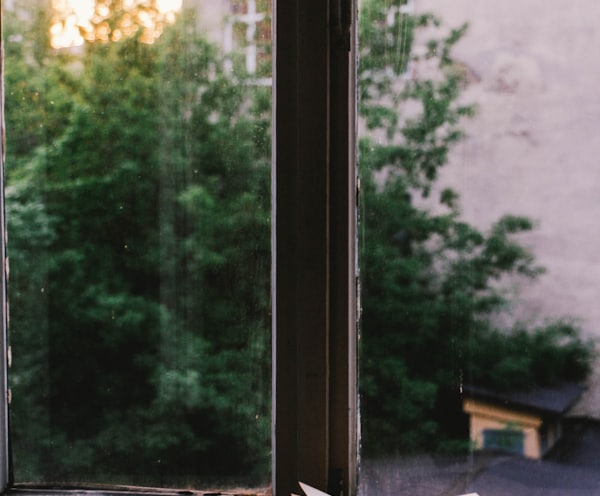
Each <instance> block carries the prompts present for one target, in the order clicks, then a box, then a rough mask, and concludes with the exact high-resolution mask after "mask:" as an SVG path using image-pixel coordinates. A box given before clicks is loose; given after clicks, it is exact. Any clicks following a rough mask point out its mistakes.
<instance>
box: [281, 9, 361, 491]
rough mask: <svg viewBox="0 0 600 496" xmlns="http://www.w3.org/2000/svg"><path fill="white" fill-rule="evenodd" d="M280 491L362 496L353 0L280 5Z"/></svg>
mask: <svg viewBox="0 0 600 496" xmlns="http://www.w3.org/2000/svg"><path fill="white" fill-rule="evenodd" d="M274 14H275V15H274V19H275V22H274V25H275V31H274V37H275V40H274V46H275V50H276V51H275V57H274V60H275V69H274V87H273V91H274V123H275V130H274V141H273V144H274V146H273V150H274V159H273V164H274V167H273V191H274V194H273V205H274V217H273V219H274V221H273V226H274V235H273V285H274V287H273V298H274V302H273V309H274V310H273V311H274V318H273V328H274V332H273V338H274V339H273V364H274V368H273V370H274V372H273V391H274V394H273V398H274V401H273V460H274V461H273V490H274V494H275V495H276V496H286V495H289V494H290V493H293V492H298V481H303V482H306V483H308V484H310V485H313V486H315V487H317V488H319V489H322V490H327V491H328V492H329V493H330V494H334V495H336V496H337V495H339V494H344V495H353V494H355V493H356V460H357V432H358V428H357V406H356V403H357V400H356V398H357V392H356V370H357V363H356V335H357V332H356V320H357V319H356V316H357V313H356V308H357V305H356V281H357V277H356V276H357V274H356V273H357V269H356V184H357V180H356V160H355V136H356V125H355V121H356V119H355V115H356V90H355V86H356V85H355V70H356V68H355V59H356V41H355V38H356V34H355V33H356V30H355V22H353V20H354V19H356V15H355V14H356V3H355V2H354V0H328V1H323V0H288V1H281V2H279V3H278V4H277V5H276V6H275V9H274Z"/></svg>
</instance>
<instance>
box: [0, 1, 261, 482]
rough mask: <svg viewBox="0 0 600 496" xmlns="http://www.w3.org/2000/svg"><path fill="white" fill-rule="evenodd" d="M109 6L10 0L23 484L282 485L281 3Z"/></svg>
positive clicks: (12, 212) (16, 404)
mask: <svg viewBox="0 0 600 496" xmlns="http://www.w3.org/2000/svg"><path fill="white" fill-rule="evenodd" d="M250 4H251V5H250ZM165 5H166V4H165ZM91 6H92V8H91V10H90V9H87V10H86V9H83V11H85V12H87V16H88V17H87V18H78V17H77V14H78V13H79V12H81V11H82V9H77V10H76V9H74V7H73V6H72V5H71V4H69V3H63V4H60V6H58V4H57V6H56V8H55V9H50V8H49V7H48V6H47V5H46V3H45V2H26V1H25V0H23V2H19V1H15V2H12V3H10V4H9V5H8V6H6V7H5V9H4V12H3V14H4V19H3V21H4V36H5V43H6V45H5V46H6V62H5V66H6V95H7V97H6V120H7V123H6V127H7V141H8V144H7V205H6V209H7V217H8V231H9V237H10V248H9V252H10V260H11V276H10V290H9V300H10V306H11V313H12V315H11V322H10V341H11V343H12V352H13V357H14V359H13V366H12V369H11V371H10V385H11V389H12V398H13V401H12V404H11V432H12V449H13V453H14V469H15V480H16V481H17V482H58V483H61V482H63V483H67V482H70V483H81V482H97V483H127V484H141V485H177V486H192V487H207V486H209V485H215V484H219V485H220V486H221V487H222V486H224V485H231V484H244V485H254V486H256V485H258V484H266V483H267V482H268V480H269V470H270V469H269V467H270V389H271V387H270V295H269V287H270V281H269V278H270V227H269V225H270V200H269V199H270V184H269V182H270V172H269V168H270V165H269V163H270V150H269V148H270V120H269V119H270V87H269V86H268V82H269V80H268V78H269V77H270V61H269V49H268V44H269V43H270V34H269V33H270V27H269V23H270V7H269V5H268V3H267V2H251V1H249V2H244V1H239V2H238V1H236V2H232V4H231V5H229V4H227V5H225V3H223V2H213V4H211V3H209V2H184V5H183V10H177V8H176V7H177V6H176V7H175V8H174V7H173V5H171V4H169V5H166V6H163V5H162V3H160V2H157V3H154V2H114V1H113V2H103V1H98V2H96V3H95V4H93V3H92V5H91ZM250 7H251V9H252V10H253V11H254V12H255V15H254V17H253V18H252V19H250V18H249V16H248V15H247V14H248V9H250ZM61 9H62V10H61ZM69 9H70V10H69ZM90 12H93V14H92V15H91V16H90ZM258 13H260V16H259V15H258ZM80 15H81V14H80ZM73 16H75V17H73ZM209 21H210V22H209ZM232 25H233V26H238V25H244V26H248V25H252V26H253V33H252V34H253V36H252V37H244V38H243V39H242V38H239V37H236V36H234V37H233V40H229V42H228V44H227V46H226V47H224V46H223V45H224V44H223V41H222V40H223V32H224V30H225V31H226V29H225V28H226V27H227V26H232ZM73 26H75V28H77V29H76V30H75V32H74V33H68V32H67V31H68V30H69V29H72V28H73ZM59 28H60V29H59ZM59 38H60V39H59ZM65 39H67V40H69V39H70V40H73V42H72V43H67V45H69V46H68V47H66V48H65V43H64V40H65ZM249 46H250V47H252V48H248V47H249ZM59 47H60V48H59ZM225 52H227V53H225ZM247 52H250V53H251V55H252V56H253V57H254V58H255V59H254V62H255V63H254V65H252V67H251V68H252V71H251V73H250V72H249V71H248V70H247V66H246V64H245V61H246V59H247V56H246V54H247ZM226 62H227V63H226ZM259 79H260V81H259V82H260V84H258V83H257V81H258V80H259Z"/></svg>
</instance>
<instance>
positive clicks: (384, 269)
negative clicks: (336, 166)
mask: <svg viewBox="0 0 600 496" xmlns="http://www.w3.org/2000/svg"><path fill="white" fill-rule="evenodd" d="M597 11H598V6H597V5H596V4H594V3H592V2H581V3H577V4H576V5H565V4H564V3H559V2H550V4H549V3H548V2H543V3H542V2H517V1H510V2H502V3H501V4H499V3H498V2H495V3H494V2H492V3H490V2H479V1H477V0H472V1H471V0H460V1H453V2H447V3H444V2H435V1H428V0H415V1H412V0H408V1H405V0H397V1H383V0H361V8H360V14H361V18H360V34H359V46H360V54H361V55H360V57H361V58H360V63H359V75H358V79H359V94H360V101H359V109H360V122H359V129H360V141H359V146H360V158H359V161H360V171H361V185H362V187H361V208H360V212H361V219H360V236H361V239H360V248H361V255H360V260H361V293H362V308H363V314H362V323H361V365H360V368H361V370H360V382H361V384H360V389H361V408H362V410H361V418H362V445H363V462H362V477H361V480H360V482H361V488H360V491H361V493H362V494H364V495H374V494H377V495H378V496H381V495H382V494H383V495H388V494H389V495H392V494H404V493H406V494H454V495H458V494H461V493H469V492H474V491H476V492H478V493H480V494H482V495H487V494H507V493H510V494H513V495H514V494H532V491H535V490H536V488H537V489H539V488H541V487H545V488H547V489H551V488H553V487H554V485H555V484H558V483H559V482H558V481H563V482H560V484H566V486H564V485H563V486H561V487H567V488H569V489H572V490H582V491H584V492H582V493H581V494H585V490H587V491H590V490H592V489H591V488H593V484H594V483H593V481H594V480H596V479H597V470H598V469H599V468H600V466H599V465H598V463H597V462H596V459H597V456H596V455H595V454H597V452H598V450H599V449H600V443H597V442H596V441H594V440H595V439H600V436H598V434H599V433H598V432H597V428H596V427H595V424H594V423H593V422H592V421H591V419H595V418H598V415H599V414H598V408H597V400H596V398H597V396H598V394H599V393H600V388H599V387H598V386H597V384H598V381H597V380H596V379H595V376H596V374H595V372H594V370H595V368H594V361H593V355H594V344H593V341H592V339H593V338H594V332H597V327H598V324H599V323H600V319H599V317H598V313H597V310H596V307H597V305H596V304H595V300H596V299H597V291H595V286H596V284H597V283H596V281H597V280H598V277H597V272H598V268H599V267H600V262H599V261H598V257H597V250H595V249H590V240H592V239H593V238H590V235H591V231H592V229H590V228H591V226H592V224H591V223H592V222H593V221H592V220H591V219H595V218H597V215H593V213H594V212H595V210H596V209H597V208H598V206H597V186H598V181H597V180H596V177H595V170H596V163H595V162H596V160H597V157H598V152H597V146H598V145H597V140H596V139H595V134H596V133H597V128H598V125H599V124H600V106H599V104H600V101H599V100H598V97H597V95H596V94H597V91H596V90H595V89H593V86H594V85H593V84H591V81H595V80H596V79H597V74H596V73H597V71H598V68H600V60H597V58H598V57H597V56H596V54H590V53H589V47H591V46H594V44H595V43H596V42H597V41H598V40H597V39H596V38H597V34H596V31H597V30H596V29H595V27H594V23H593V21H592V18H593V17H594V14H595V13H597ZM590 216H591V217H590ZM592 244H593V243H592ZM544 272H545V273H544ZM584 384H585V385H587V389H585V390H584V388H583V387H582V385H584ZM584 440H585V442H584ZM539 459H542V460H543V462H542V463H539V461H538V460H539ZM575 465H577V466H578V469H581V470H582V471H581V472H579V474H580V475H579V476H576V475H575V472H574V470H575V469H574V466H575ZM564 481H568V482H567V483H565V482H564ZM502 491H504V492H502ZM519 491H521V492H519ZM590 494H591V493H590Z"/></svg>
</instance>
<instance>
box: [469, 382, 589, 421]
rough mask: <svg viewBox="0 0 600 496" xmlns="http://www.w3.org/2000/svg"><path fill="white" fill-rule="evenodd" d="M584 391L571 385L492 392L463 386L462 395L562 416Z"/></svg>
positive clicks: (582, 387)
mask: <svg viewBox="0 0 600 496" xmlns="http://www.w3.org/2000/svg"><path fill="white" fill-rule="evenodd" d="M584 390H585V387H584V386H581V385H580V384H573V383H562V384H559V385H557V386H553V387H534V388H531V389H527V390H520V391H494V390H492V389H488V388H483V387H478V386H464V388H463V394H464V395H465V396H467V397H471V398H479V399H482V400H487V401H490V402H492V403H495V404H498V405H503V406H506V407H513V408H521V409H526V410H535V411H539V412H544V413H550V414H555V415H562V414H564V413H566V412H567V411H568V410H569V408H571V407H572V406H573V405H574V404H575V402H576V401H577V400H578V399H579V397H580V396H581V394H582V393H583V391H584Z"/></svg>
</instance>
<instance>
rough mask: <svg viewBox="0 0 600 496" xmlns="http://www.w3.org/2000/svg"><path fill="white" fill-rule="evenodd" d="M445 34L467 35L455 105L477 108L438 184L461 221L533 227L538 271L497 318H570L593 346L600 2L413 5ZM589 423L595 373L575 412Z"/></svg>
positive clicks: (597, 314)
mask: <svg viewBox="0 0 600 496" xmlns="http://www.w3.org/2000/svg"><path fill="white" fill-rule="evenodd" d="M415 9H416V11H417V12H418V13H422V12H435V13H436V14H437V15H439V16H440V18H441V19H443V20H444V22H446V23H447V24H448V25H450V26H459V25H461V24H462V23H463V22H468V23H469V25H470V27H469V30H468V32H467V34H466V35H465V36H464V38H463V39H462V40H461V41H460V42H459V43H458V44H457V45H456V47H455V50H454V56H455V58H456V59H457V60H458V61H460V62H461V63H463V64H464V65H466V66H467V67H468V68H469V69H470V70H471V71H472V72H473V73H474V74H475V75H476V76H477V77H476V78H474V79H473V81H472V82H471V84H470V85H469V86H468V87H467V88H466V89H465V91H464V100H465V101H467V102H472V103H475V104H476V105H477V107H478V111H477V115H476V117H475V118H474V119H472V120H470V121H468V122H466V123H465V128H466V132H467V134H468V138H467V139H466V140H464V141H463V142H462V143H461V144H459V145H458V146H457V147H456V148H454V150H453V151H452V153H451V156H450V160H449V164H448V166H447V167H445V168H444V171H443V173H442V177H441V179H440V185H441V186H442V187H447V186H451V187H454V188H455V189H457V190H458V191H459V192H460V194H461V206H462V208H461V211H462V213H463V215H464V218H465V219H466V220H467V221H468V222H472V223H474V224H475V225H477V226H478V227H480V228H483V229H485V228H487V227H489V225H490V224H491V223H492V222H493V221H494V220H496V219H498V218H499V217H500V216H501V215H503V214H506V213H514V214H523V215H527V216H529V217H531V218H532V219H534V220H535V221H536V222H537V223H538V227H537V229H536V230H535V231H534V232H532V233H530V234H527V235H524V236H521V237H520V240H521V241H522V242H524V243H525V244H527V245H528V246H530V247H531V248H532V249H533V251H534V252H535V254H536V256H537V259H538V261H539V262H540V264H541V265H543V266H544V267H546V268H547V273H546V274H545V275H544V276H542V277H541V278H540V279H539V280H538V281H537V282H535V283H531V282H527V281H523V280H517V281H516V286H515V287H516V288H517V289H518V290H519V291H520V293H521V295H522V299H521V303H519V304H516V305H514V306H513V308H512V309H511V311H510V312H509V313H508V314H507V316H508V319H512V320H524V321H531V322H544V321H545V320H546V319H547V318H554V317H564V316H573V317H575V318H576V319H578V322H579V324H580V325H581V327H582V328H583V330H584V332H585V334H586V335H587V336H590V337H592V338H595V339H598V338H600V305H598V301H599V300H600V250H598V248H597V246H598V241H599V237H600V230H599V229H598V219H599V218H600V201H599V199H600V165H599V160H600V139H598V133H599V130H600V91H598V81H599V80H600V50H597V49H596V48H595V47H598V46H600V29H598V19H599V18H600V2H598V1H597V0H577V1H576V2H565V1H564V0H527V1H522V0H502V1H499V2H498V1H496V2H493V1H482V0H415ZM574 412H576V413H577V414H578V415H584V416H591V417H595V418H600V364H598V365H597V366H596V368H595V371H594V375H593V377H592V380H591V381H590V387H589V389H588V391H587V392H586V393H585V394H584V395H583V397H582V401H581V403H580V404H579V405H578V406H577V408H576V409H575V410H574Z"/></svg>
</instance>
